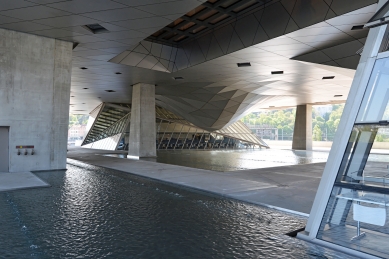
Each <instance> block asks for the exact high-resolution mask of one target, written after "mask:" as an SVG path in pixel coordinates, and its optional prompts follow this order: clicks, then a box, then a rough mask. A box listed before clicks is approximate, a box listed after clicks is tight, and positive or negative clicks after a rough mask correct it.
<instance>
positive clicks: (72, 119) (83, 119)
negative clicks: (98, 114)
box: [69, 114, 89, 129]
mask: <svg viewBox="0 0 389 259" xmlns="http://www.w3.org/2000/svg"><path fill="white" fill-rule="evenodd" d="M88 119H89V115H73V114H70V115H69V129H70V128H71V127H72V126H73V125H86V124H87V123H88Z"/></svg>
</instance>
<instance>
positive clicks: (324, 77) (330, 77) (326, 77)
mask: <svg viewBox="0 0 389 259" xmlns="http://www.w3.org/2000/svg"><path fill="white" fill-rule="evenodd" d="M334 78H335V76H323V79H334Z"/></svg>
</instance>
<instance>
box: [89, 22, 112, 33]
mask: <svg viewBox="0 0 389 259" xmlns="http://www.w3.org/2000/svg"><path fill="white" fill-rule="evenodd" d="M82 27H84V28H85V29H87V30H89V31H91V32H92V33H93V34H99V33H105V32H109V31H108V30H107V29H106V28H104V27H103V26H101V25H100V24H98V23H94V24H88V25H84V26H82Z"/></svg>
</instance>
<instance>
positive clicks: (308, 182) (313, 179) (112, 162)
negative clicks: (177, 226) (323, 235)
mask: <svg viewBox="0 0 389 259" xmlns="http://www.w3.org/2000/svg"><path fill="white" fill-rule="evenodd" d="M104 153H107V154H112V153H113V152H112V151H106V150H95V149H85V148H71V149H69V152H68V158H71V159H75V160H79V161H81V162H85V163H88V164H92V165H96V166H102V167H105V168H110V169H115V170H119V171H123V172H128V173H132V174H135V175H139V176H144V177H148V178H152V179H155V180H160V181H164V182H167V183H171V184H177V185H181V186H184V187H189V188H193V189H197V190H202V191H206V192H210V193H213V194H218V195H222V196H225V197H231V198H234V199H237V200H241V201H245V202H250V203H254V204H259V205H263V206H268V207H271V208H276V209H280V210H283V211H289V212H292V213H296V214H299V215H305V216H307V215H308V214H309V213H310V210H311V207H312V204H313V200H314V198H315V195H316V191H317V188H318V186H319V182H320V178H321V175H322V173H323V170H324V166H325V163H315V164H305V165H293V166H278V167H273V168H259V169H250V170H239V171H230V172H219V171H212V170H205V169H197V168H189V167H184V166H177V165H171V164H164V163H157V162H155V161H145V160H131V159H126V158H117V157H112V156H103V155H104ZM118 153H119V152H118Z"/></svg>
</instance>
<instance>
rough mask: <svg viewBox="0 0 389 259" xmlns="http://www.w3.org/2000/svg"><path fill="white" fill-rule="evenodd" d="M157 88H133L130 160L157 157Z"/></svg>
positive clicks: (138, 85) (143, 86)
mask: <svg viewBox="0 0 389 259" xmlns="http://www.w3.org/2000/svg"><path fill="white" fill-rule="evenodd" d="M156 137H157V136H156V130H155V86H154V85H149V84H143V83H138V84H136V85H134V86H133V87H132V103H131V122H130V138H129V146H128V157H129V158H140V157H156V156H157V151H156V142H155V140H156Z"/></svg>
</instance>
